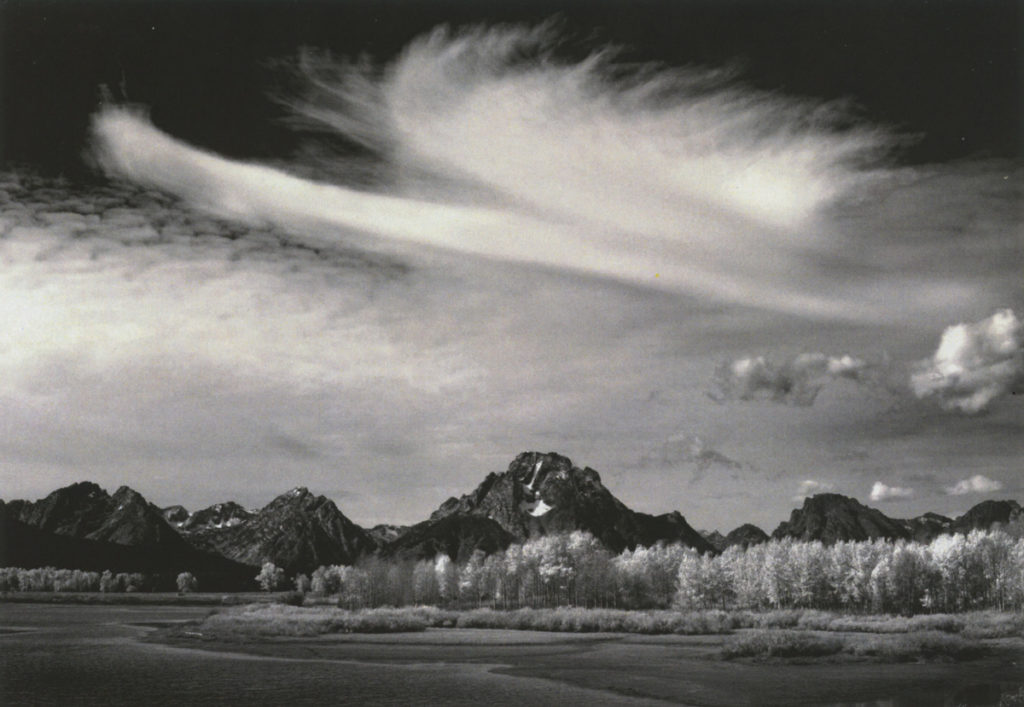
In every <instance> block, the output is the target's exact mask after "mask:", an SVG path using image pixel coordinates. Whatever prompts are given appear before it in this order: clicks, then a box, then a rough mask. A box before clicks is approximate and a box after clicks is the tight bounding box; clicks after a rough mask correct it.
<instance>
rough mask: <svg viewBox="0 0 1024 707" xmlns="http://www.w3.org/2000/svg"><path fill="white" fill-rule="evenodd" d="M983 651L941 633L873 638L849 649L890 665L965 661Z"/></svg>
mask: <svg viewBox="0 0 1024 707" xmlns="http://www.w3.org/2000/svg"><path fill="white" fill-rule="evenodd" d="M983 650H984V649H983V648H982V646H981V645H980V644H979V643H977V642H976V641H968V640H965V639H964V638H962V637H961V636H956V635H951V634H948V633H943V632H942V631H920V632H915V633H908V634H906V635H903V636H898V637H892V638H889V637H887V636H873V637H871V638H869V639H868V640H867V641H862V642H859V643H857V644H855V645H853V646H852V648H851V652H852V653H854V654H855V655H867V656H873V657H877V658H882V659H885V660H890V661H909V660H919V659H937V658H939V659H941V658H946V659H952V660H969V659H971V658H976V657H978V656H979V655H980V654H981V653H982V652H983Z"/></svg>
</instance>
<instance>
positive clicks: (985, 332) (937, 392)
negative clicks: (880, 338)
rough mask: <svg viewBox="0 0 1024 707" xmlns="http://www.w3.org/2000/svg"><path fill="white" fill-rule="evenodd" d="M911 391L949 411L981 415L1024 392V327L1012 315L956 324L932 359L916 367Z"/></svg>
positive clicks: (1005, 311) (1004, 311)
mask: <svg viewBox="0 0 1024 707" xmlns="http://www.w3.org/2000/svg"><path fill="white" fill-rule="evenodd" d="M910 382H911V386H912V387H913V390H914V393H915V395H917V397H919V398H931V397H934V398H935V399H936V400H938V403H939V405H940V406H942V408H943V409H945V410H959V411H961V412H965V413H968V414H974V413H978V412H981V411H983V410H985V409H986V408H988V407H989V405H990V404H991V403H992V402H993V401H994V400H996V399H997V398H999V397H1001V396H1003V395H1006V394H1007V393H1010V392H1014V391H1018V390H1024V388H1022V386H1024V325H1022V324H1021V322H1020V320H1019V319H1017V315H1016V314H1015V313H1014V312H1013V310H1012V309H1002V310H1000V311H998V312H996V313H995V314H993V315H992V316H990V317H988V318H987V319H983V320H981V321H979V322H973V323H967V324H955V325H953V326H951V327H948V328H947V329H946V330H945V331H944V332H943V334H942V338H941V340H940V341H939V347H938V349H937V350H936V351H935V354H934V355H932V357H931V358H928V359H925V360H923V361H920V362H918V363H917V365H916V366H915V368H914V372H913V374H912V375H911V379H910Z"/></svg>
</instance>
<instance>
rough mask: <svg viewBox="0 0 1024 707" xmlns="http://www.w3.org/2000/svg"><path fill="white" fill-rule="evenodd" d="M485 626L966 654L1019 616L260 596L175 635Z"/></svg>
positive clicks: (926, 657) (840, 651)
mask: <svg viewBox="0 0 1024 707" xmlns="http://www.w3.org/2000/svg"><path fill="white" fill-rule="evenodd" d="M427 629H478V630H483V629H490V630H504V631H510V630H511V631H540V632H550V633H574V634H589V633H605V634H642V635H651V636H656V635H677V636H700V635H704V636H718V637H721V642H720V643H721V647H720V651H719V652H718V654H717V657H719V658H724V659H727V660H761V659H767V660H808V659H814V660H817V659H828V660H834V661H849V660H853V661H874V662H907V661H922V660H923V661H936V660H938V661H964V660H971V659H974V658H977V657H979V656H981V655H983V654H984V653H985V651H986V650H987V644H988V643H989V642H991V641H992V640H993V639H1006V638H1009V639H1021V638H1024V616H1022V615H1020V614H1014V613H999V612H973V613H967V614H958V615H947V614H933V615H927V616H916V617H898V616H874V615H866V616H848V615H841V614H832V613H829V612H821V611H774V612H760V613H758V612H745V611H744V612H724V611H702V612H678V611H646V612H642V611H618V610H611V609H577V608H562V609H519V610H515V611H495V610H492V609H474V610H470V611H451V610H444V609H438V608H435V607H406V608H401V609H366V610H358V611H350V610H346V609H339V608H337V607H334V606H289V605H286V604H283V603H262V604H250V605H246V606H238V607H230V608H226V609H224V610H220V611H215V612H213V613H211V614H210V615H209V616H207V617H206V618H205V619H204V620H203V621H201V622H199V623H198V624H196V625H190V626H185V627H178V628H177V629H175V632H176V635H177V637H179V638H182V637H189V636H191V637H196V638H202V639H204V640H218V639H221V640H228V641H238V640H245V639H246V638H264V639H265V638H277V637H282V638H284V637H313V636H324V635H332V634H349V633H361V634H372V633H418V632H423V631H426V630H427Z"/></svg>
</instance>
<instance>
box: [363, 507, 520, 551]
mask: <svg viewBox="0 0 1024 707" xmlns="http://www.w3.org/2000/svg"><path fill="white" fill-rule="evenodd" d="M515 540H516V538H514V537H513V536H512V535H511V534H510V533H509V532H508V531H507V530H505V529H504V528H502V527H501V526H500V525H499V524H498V523H497V522H496V521H494V520H491V519H490V518H486V517H483V516H479V515H472V514H468V513H452V514H450V515H447V516H444V517H442V518H438V519H432V520H425V521H423V522H422V523H418V524H416V525H414V526H412V527H411V528H409V529H408V530H407V531H406V532H404V533H403V534H402V535H400V536H399V537H397V538H396V539H395V540H393V541H392V542H390V543H388V544H387V545H385V546H384V547H383V548H382V549H381V555H382V556H384V557H394V558H396V559H401V560H425V559H432V558H434V557H436V556H437V555H438V554H439V553H444V554H445V555H448V556H449V557H451V558H452V559H453V560H456V561H458V562H465V561H466V560H467V559H469V556H470V555H472V554H473V552H474V551H476V550H482V551H483V552H485V553H487V554H490V553H492V552H497V551H498V550H504V549H505V548H507V547H508V546H509V545H511V544H512V543H513V542H514V541H515Z"/></svg>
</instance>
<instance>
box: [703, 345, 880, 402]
mask: <svg viewBox="0 0 1024 707" xmlns="http://www.w3.org/2000/svg"><path fill="white" fill-rule="evenodd" d="M870 371H871V366H870V364H868V362H867V361H865V360H863V359H860V358H855V357H853V356H850V355H843V356H826V355H825V354H823V353H802V354H799V355H798V356H794V357H793V358H791V359H789V360H788V361H785V362H783V363H782V364H780V365H776V364H774V363H772V362H771V361H769V360H768V359H766V358H765V357H763V356H757V357H748V358H740V359H736V360H735V361H731V362H727V363H724V364H722V365H721V366H719V367H718V369H717V370H716V371H715V379H714V386H715V389H714V390H713V391H712V392H711V393H710V395H711V397H712V398H713V399H715V400H718V401H723V400H770V401H772V402H776V403H786V404H789V405H804V406H806V405H813V404H814V400H815V398H817V397H818V393H819V392H820V391H821V388H822V386H823V385H824V384H825V383H826V382H827V381H829V380H833V379H837V378H845V379H847V380H853V381H864V380H866V379H867V378H866V377H867V376H868V374H869V373H870Z"/></svg>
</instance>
